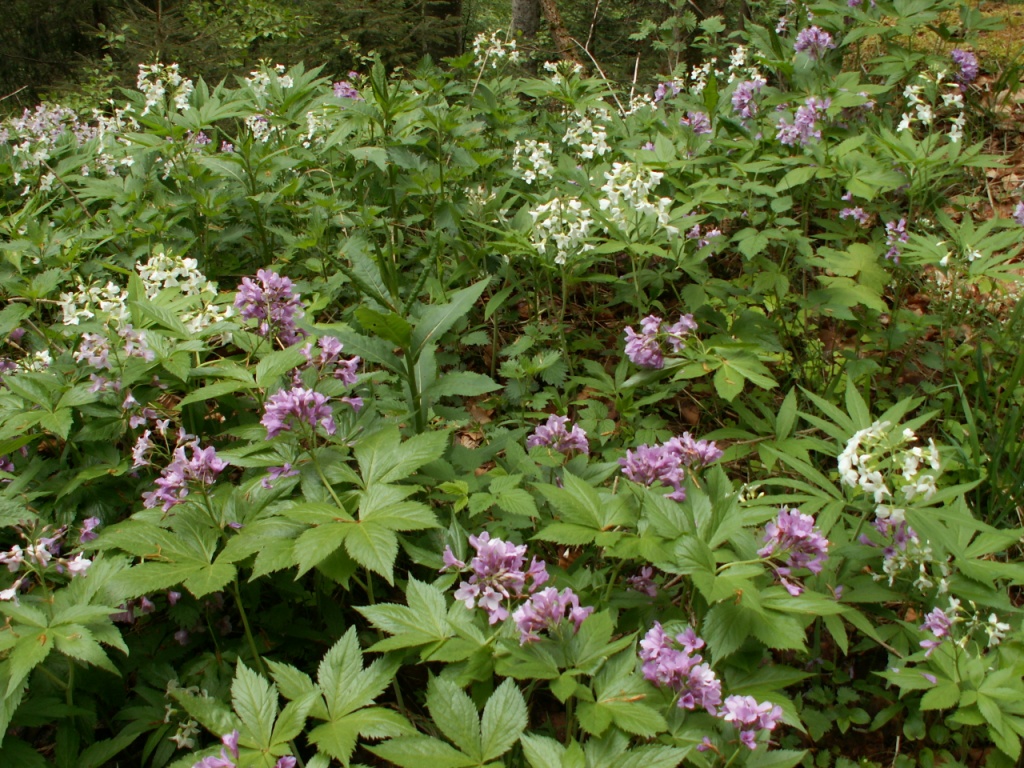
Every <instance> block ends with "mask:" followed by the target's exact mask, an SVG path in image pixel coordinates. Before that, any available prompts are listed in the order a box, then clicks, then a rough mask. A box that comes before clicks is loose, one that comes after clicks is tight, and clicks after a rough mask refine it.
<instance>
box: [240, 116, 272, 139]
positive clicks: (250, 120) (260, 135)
mask: <svg viewBox="0 0 1024 768" xmlns="http://www.w3.org/2000/svg"><path fill="white" fill-rule="evenodd" d="M245 127H246V128H248V129H249V132H250V133H251V134H252V137H253V139H255V140H256V141H258V142H260V143H261V144H262V143H263V142H265V141H266V140H267V139H269V138H270V131H271V128H270V121H269V120H268V119H267V116H266V115H249V116H248V117H247V118H245Z"/></svg>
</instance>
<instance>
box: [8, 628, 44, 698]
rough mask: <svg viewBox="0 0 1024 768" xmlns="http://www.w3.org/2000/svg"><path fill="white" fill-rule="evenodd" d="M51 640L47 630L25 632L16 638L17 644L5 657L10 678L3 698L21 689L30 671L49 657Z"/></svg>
mask: <svg viewBox="0 0 1024 768" xmlns="http://www.w3.org/2000/svg"><path fill="white" fill-rule="evenodd" d="M53 640H54V636H53V633H52V632H50V631H49V630H48V629H38V630H35V631H33V632H25V633H23V634H22V635H21V637H19V638H18V643H17V644H16V645H15V646H14V648H13V649H12V650H11V652H10V655H9V656H8V657H7V660H8V662H9V663H10V677H9V678H8V680H7V690H6V691H5V692H4V696H11V695H12V694H14V693H15V692H16V691H17V690H18V689H19V688H21V684H22V683H23V682H25V681H26V680H27V679H28V676H29V675H30V674H31V673H32V670H33V669H35V668H36V666H38V665H39V664H41V663H42V662H43V660H44V659H45V658H46V657H47V656H49V655H50V649H51V648H53Z"/></svg>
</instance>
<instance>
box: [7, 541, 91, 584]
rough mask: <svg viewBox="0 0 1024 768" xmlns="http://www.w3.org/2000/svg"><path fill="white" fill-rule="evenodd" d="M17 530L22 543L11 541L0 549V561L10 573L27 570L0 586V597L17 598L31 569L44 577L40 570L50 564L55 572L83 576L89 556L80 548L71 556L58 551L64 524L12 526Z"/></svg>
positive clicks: (38, 575) (89, 562)
mask: <svg viewBox="0 0 1024 768" xmlns="http://www.w3.org/2000/svg"><path fill="white" fill-rule="evenodd" d="M16 527H17V530H18V534H19V535H20V536H21V538H22V539H23V540H24V542H25V547H24V548H22V547H21V545H19V544H15V545H14V546H13V547H11V548H10V549H8V550H6V551H0V565H5V566H7V570H8V571H10V572H11V573H18V572H19V571H20V570H22V568H23V567H24V569H25V570H27V571H29V573H27V574H25V575H23V576H20V577H19V578H17V579H16V580H15V581H14V583H13V584H11V585H10V586H9V587H7V588H6V589H2V590H0V601H3V602H14V603H17V602H18V595H19V594H21V592H22V591H23V590H24V589H27V588H28V587H27V585H26V581H27V580H28V579H29V578H30V576H31V575H32V573H35V574H36V576H37V577H38V578H44V577H43V575H42V572H43V571H45V570H46V569H48V568H51V567H52V569H53V570H54V571H56V572H57V573H61V574H65V573H66V574H68V575H69V576H70V577H71V578H75V577H77V576H85V574H86V572H87V571H88V570H89V568H90V566H91V565H92V560H89V559H88V558H86V557H85V556H84V555H83V554H82V553H81V552H78V553H76V554H75V555H74V556H71V555H70V554H68V555H62V554H61V540H62V539H63V538H64V537H65V535H66V534H67V532H68V528H67V526H61V527H60V528H57V529H51V528H50V526H43V528H42V529H41V530H38V531H33V532H31V533H29V532H27V531H25V530H23V529H22V528H21V527H20V526H16Z"/></svg>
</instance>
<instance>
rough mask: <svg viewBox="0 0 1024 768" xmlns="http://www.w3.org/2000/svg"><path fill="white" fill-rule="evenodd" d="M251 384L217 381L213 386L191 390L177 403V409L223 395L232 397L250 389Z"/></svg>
mask: <svg viewBox="0 0 1024 768" xmlns="http://www.w3.org/2000/svg"><path fill="white" fill-rule="evenodd" d="M252 386H253V385H251V384H246V383H245V382H242V381H238V380H236V379H231V380H229V381H217V382H214V383H213V384H207V385H206V386H205V387H200V388H199V389H194V390H192V391H191V392H190V393H189V394H187V395H185V397H183V398H182V399H181V402H179V403H178V406H179V407H184V406H186V405H191V404H192V403H204V402H206V401H207V400H216V399H217V398H218V397H223V396H224V395H233V394H234V393H235V392H241V391H242V390H249V389H252Z"/></svg>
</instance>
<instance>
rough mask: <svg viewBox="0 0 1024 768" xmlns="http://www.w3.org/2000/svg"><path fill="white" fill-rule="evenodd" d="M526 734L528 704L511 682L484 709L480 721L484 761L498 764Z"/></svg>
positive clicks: (496, 693)
mask: <svg viewBox="0 0 1024 768" xmlns="http://www.w3.org/2000/svg"><path fill="white" fill-rule="evenodd" d="M525 730H526V700H525V699H524V698H523V694H522V692H521V691H520V690H519V687H518V686H517V685H516V684H515V683H514V682H512V681H511V680H505V682H503V683H502V684H501V685H499V686H498V690H496V691H495V692H494V693H493V694H491V697H490V698H489V699H488V700H487V704H486V705H485V706H484V714H483V718H481V721H480V749H481V751H482V753H483V760H485V761H488V760H497V759H498V758H499V757H501V755H503V754H505V753H506V752H508V751H509V750H510V749H511V748H512V745H513V744H515V743H516V741H517V740H518V739H519V737H520V736H522V734H523V731H525Z"/></svg>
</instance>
